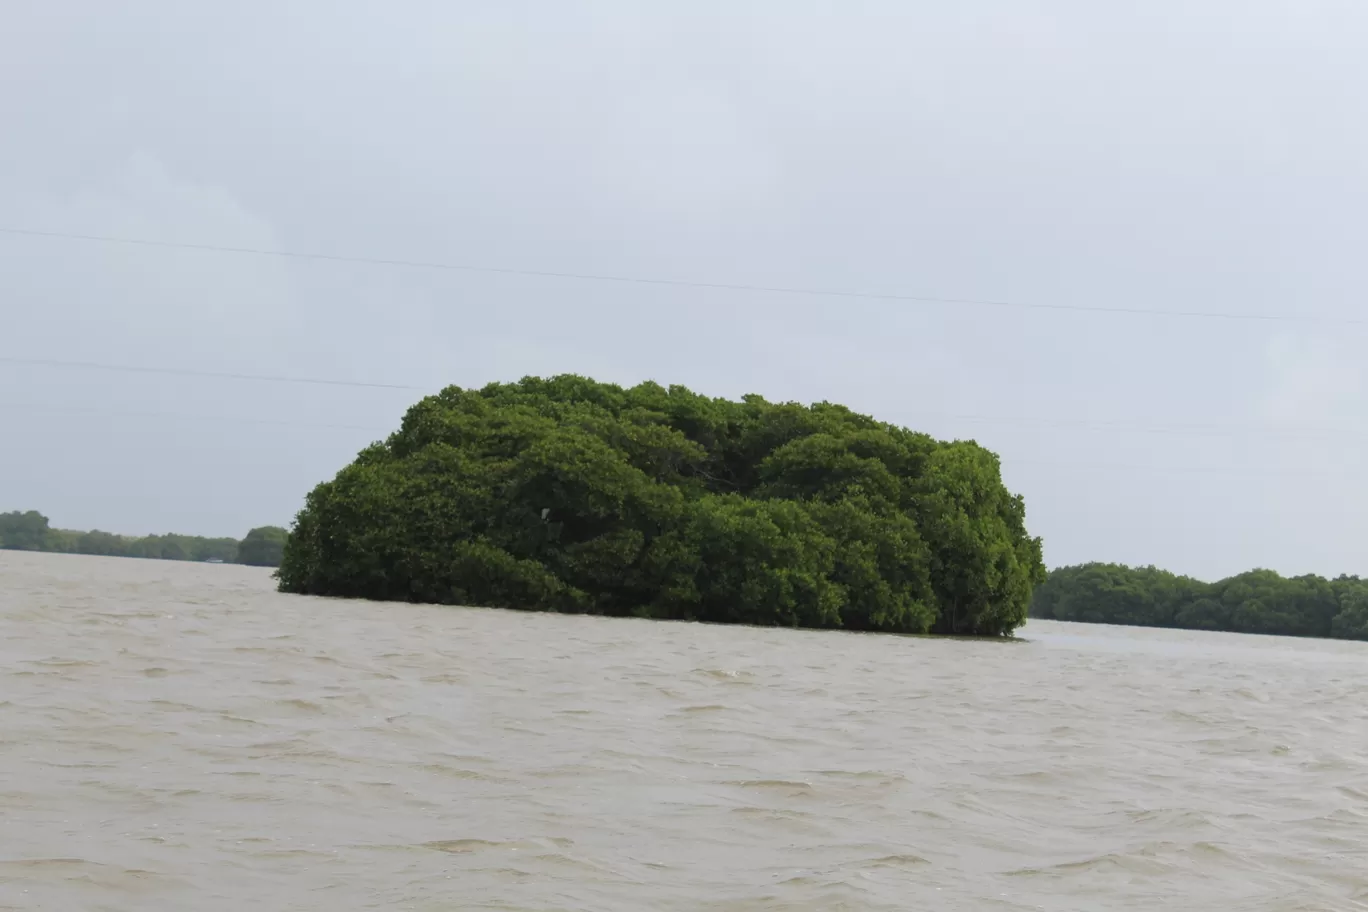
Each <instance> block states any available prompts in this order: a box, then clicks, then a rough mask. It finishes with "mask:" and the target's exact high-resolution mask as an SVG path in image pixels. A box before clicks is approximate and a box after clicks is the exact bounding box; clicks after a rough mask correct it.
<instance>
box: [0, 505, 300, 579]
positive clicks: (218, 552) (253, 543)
mask: <svg viewBox="0 0 1368 912" xmlns="http://www.w3.org/2000/svg"><path fill="white" fill-rule="evenodd" d="M288 536H289V533H288V532H287V531H286V530H284V529H282V528H280V527H279V526H260V527H258V528H255V529H252V530H251V531H250V532H248V533H247V535H246V536H244V537H243V538H242V539H236V538H226V537H224V538H208V537H205V536H200V535H180V534H177V533H174V532H173V533H167V534H165V535H143V536H130V535H118V534H115V533H113V532H104V531H101V530H99V529H92V530H90V531H83V530H79V529H54V528H53V527H52V525H51V523H50V522H49V520H48V518H47V517H46V516H44V515H43V514H41V513H39V512H38V511H36V510H29V511H26V512H19V511H14V512H10V513H0V550H3V551H32V552H42V553H49V554H85V555H89V556H92V557H131V558H142V559H144V560H169V561H190V562H195V563H221V564H242V565H245V566H252V567H279V566H280V558H281V554H282V553H283V551H284V547H285V539H286V538H287V537H288Z"/></svg>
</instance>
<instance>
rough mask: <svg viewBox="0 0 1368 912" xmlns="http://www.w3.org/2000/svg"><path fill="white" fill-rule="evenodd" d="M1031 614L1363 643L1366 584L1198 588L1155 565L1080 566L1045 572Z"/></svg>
mask: <svg viewBox="0 0 1368 912" xmlns="http://www.w3.org/2000/svg"><path fill="white" fill-rule="evenodd" d="M1030 613H1031V617H1033V618H1046V619H1052V620H1058V621H1079V622H1082V623H1086V624H1125V625H1129V626H1134V627H1176V628H1180V629H1184V630H1227V631H1232V632H1236V633H1264V634H1271V635H1275V636H1300V637H1332V638H1335V639H1345V640H1368V580H1364V579H1360V578H1359V577H1357V576H1340V577H1336V578H1335V579H1326V578H1324V577H1321V576H1314V575H1311V574H1308V575H1305V576H1294V577H1290V578H1289V577H1284V576H1280V575H1279V574H1277V573H1275V572H1273V571H1272V570H1251V571H1249V572H1248V573H1241V574H1239V575H1238V576H1232V577H1230V578H1228V579H1223V580H1221V581H1219V582H1215V583H1205V582H1202V581H1201V580H1196V579H1192V578H1191V577H1187V576H1177V575H1175V574H1173V573H1169V572H1168V571H1166V570H1160V569H1158V568H1156V567H1127V566H1124V565H1122V564H1101V563H1093V564H1081V565H1079V566H1075V567H1060V568H1058V569H1056V570H1052V571H1050V573H1049V575H1048V576H1047V577H1046V579H1045V582H1044V583H1043V584H1041V585H1040V586H1038V587H1036V590H1035V593H1034V595H1033V597H1032V600H1031V609H1030Z"/></svg>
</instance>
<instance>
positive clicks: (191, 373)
mask: <svg viewBox="0 0 1368 912" xmlns="http://www.w3.org/2000/svg"><path fill="white" fill-rule="evenodd" d="M0 364H15V365H21V366H36V367H47V368H59V369H76V370H105V371H119V372H129V373H145V374H165V375H171V376H184V377H205V378H209V379H227V380H241V381H256V382H262V383H291V384H309V385H318V386H337V387H361V388H366V389H390V390H402V391H405V392H430V390H428V389H427V388H425V387H421V386H414V385H408V384H402V383H371V382H365V381H359V380H340V379H337V378H329V377H297V376H296V377H291V376H277V375H272V374H249V373H230V372H226V371H203V370H195V369H193V368H172V367H143V366H138V365H129V364H104V363H100V362H95V361H64V360H60V359H57V358H22V357H9V356H0ZM95 411H98V410H95ZM904 414H912V415H916V416H918V417H919V418H922V419H926V420H941V421H956V422H968V423H977V424H989V425H1002V426H1020V427H1039V428H1058V429H1069V428H1077V429H1080V430H1090V431H1110V432H1115V433H1136V434H1168V435H1180V436H1181V435H1193V436H1216V437H1238V436H1248V435H1254V436H1259V435H1263V436H1272V437H1291V438H1319V437H1349V438H1356V439H1365V438H1368V429H1355V428H1344V427H1316V426H1301V427H1288V428H1272V427H1258V426H1256V425H1243V426H1240V425H1218V424H1149V425H1146V424H1127V423H1125V422H1118V421H1098V420H1093V419H1060V418H1033V417H1023V416H1019V415H1012V416H1007V415H978V414H965V413H955V412H926V411H918V412H911V413H904ZM334 427H344V426H342V425H335V426H334ZM345 427H347V428H348V429H351V430H371V431H381V430H382V429H380V428H365V427H360V426H357V425H350V426H345ZM386 433H387V432H386Z"/></svg>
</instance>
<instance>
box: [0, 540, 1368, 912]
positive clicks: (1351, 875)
mask: <svg viewBox="0 0 1368 912" xmlns="http://www.w3.org/2000/svg"><path fill="white" fill-rule="evenodd" d="M1024 637H1025V638H1026V640H1027V641H1026V642H992V643H990V642H965V641H950V640H933V639H914V638H901V637H879V636H863V635H852V634H843V633H813V632H796V631H786V630H754V629H743V628H724V627H704V626H698V625H684V624H664V623H652V622H647V621H622V620H607V619H601V618H583V617H558V616H547V615H531V614H519V613H515V612H500V611H482V610H466V609H452V608H435V607H422V606H413V605H388V604H374V603H369V604H368V603H361V602H334V601H322V600H313V599H304V598H297V597H289V596H282V595H278V594H276V593H274V592H272V590H271V583H270V580H269V578H268V575H267V573H266V572H264V571H259V570H253V569H246V568H239V567H232V566H213V565H195V564H178V563H164V562H157V561H137V560H118V559H101V558H80V557H65V556H52V555H24V554H15V553H5V552H0V815H2V816H0V908H5V909H51V910H59V912H68V910H192V909H193V910H240V909H253V910H259V912H267V910H315V909H317V910H329V912H333V910H352V909H386V910H388V909H413V910H476V909H500V910H524V909H526V910H532V909H535V910H551V909H557V910H561V909H566V910H568V909H574V910H592V912H619V910H620V912H649V910H678V912H686V910H687V912H695V910H702V912H723V910H725V912H742V910H748V912H749V910H799V909H801V910H839V909H850V910H884V909H908V910H947V912H959V910H966V912H967V910H973V912H979V910H1008V909H1031V910H1042V909H1043V910H1067V912H1078V910H1122V909H1125V910H1154V909H1176V910H1194V912H1196V910H1201V912H1207V910H1223V912H1225V910H1229V912H1238V910H1338V909H1368V762H1365V752H1366V751H1368V703H1365V697H1366V696H1368V684H1365V683H1364V681H1365V674H1364V672H1365V668H1368V647H1365V646H1360V645H1357V644H1346V643H1332V642H1317V641H1301V640H1286V639H1275V638H1260V637H1238V636H1233V635H1213V634H1190V633H1181V632H1172V631H1136V630H1127V629H1116V628H1102V627H1081V626H1074V625H1066V624H1051V623H1035V624H1032V625H1030V626H1029V627H1028V628H1027V629H1026V630H1025V631H1024Z"/></svg>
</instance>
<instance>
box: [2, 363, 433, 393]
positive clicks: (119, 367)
mask: <svg viewBox="0 0 1368 912" xmlns="http://www.w3.org/2000/svg"><path fill="white" fill-rule="evenodd" d="M0 364H22V365H27V366H30V367H56V368H75V369H80V370H102V371H121V372H125V373H133V374H169V375H171V376H176V377H210V378H214V379H218V380H255V381H260V382H263V383H306V384H311V385H315V386H352V387H358V386H359V387H368V388H370V389H392V390H409V391H421V390H422V389H423V388H422V387H419V386H406V385H404V384H402V383H366V382H363V381H360V380H333V379H326V378H322V377H288V376H276V375H272V374H246V373H231V372H228V371H206V370H195V369H194V368H182V367H141V366H138V365H133V364H104V363H101V362H97V361H64V360H61V359H58V358H15V357H9V356H0Z"/></svg>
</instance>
